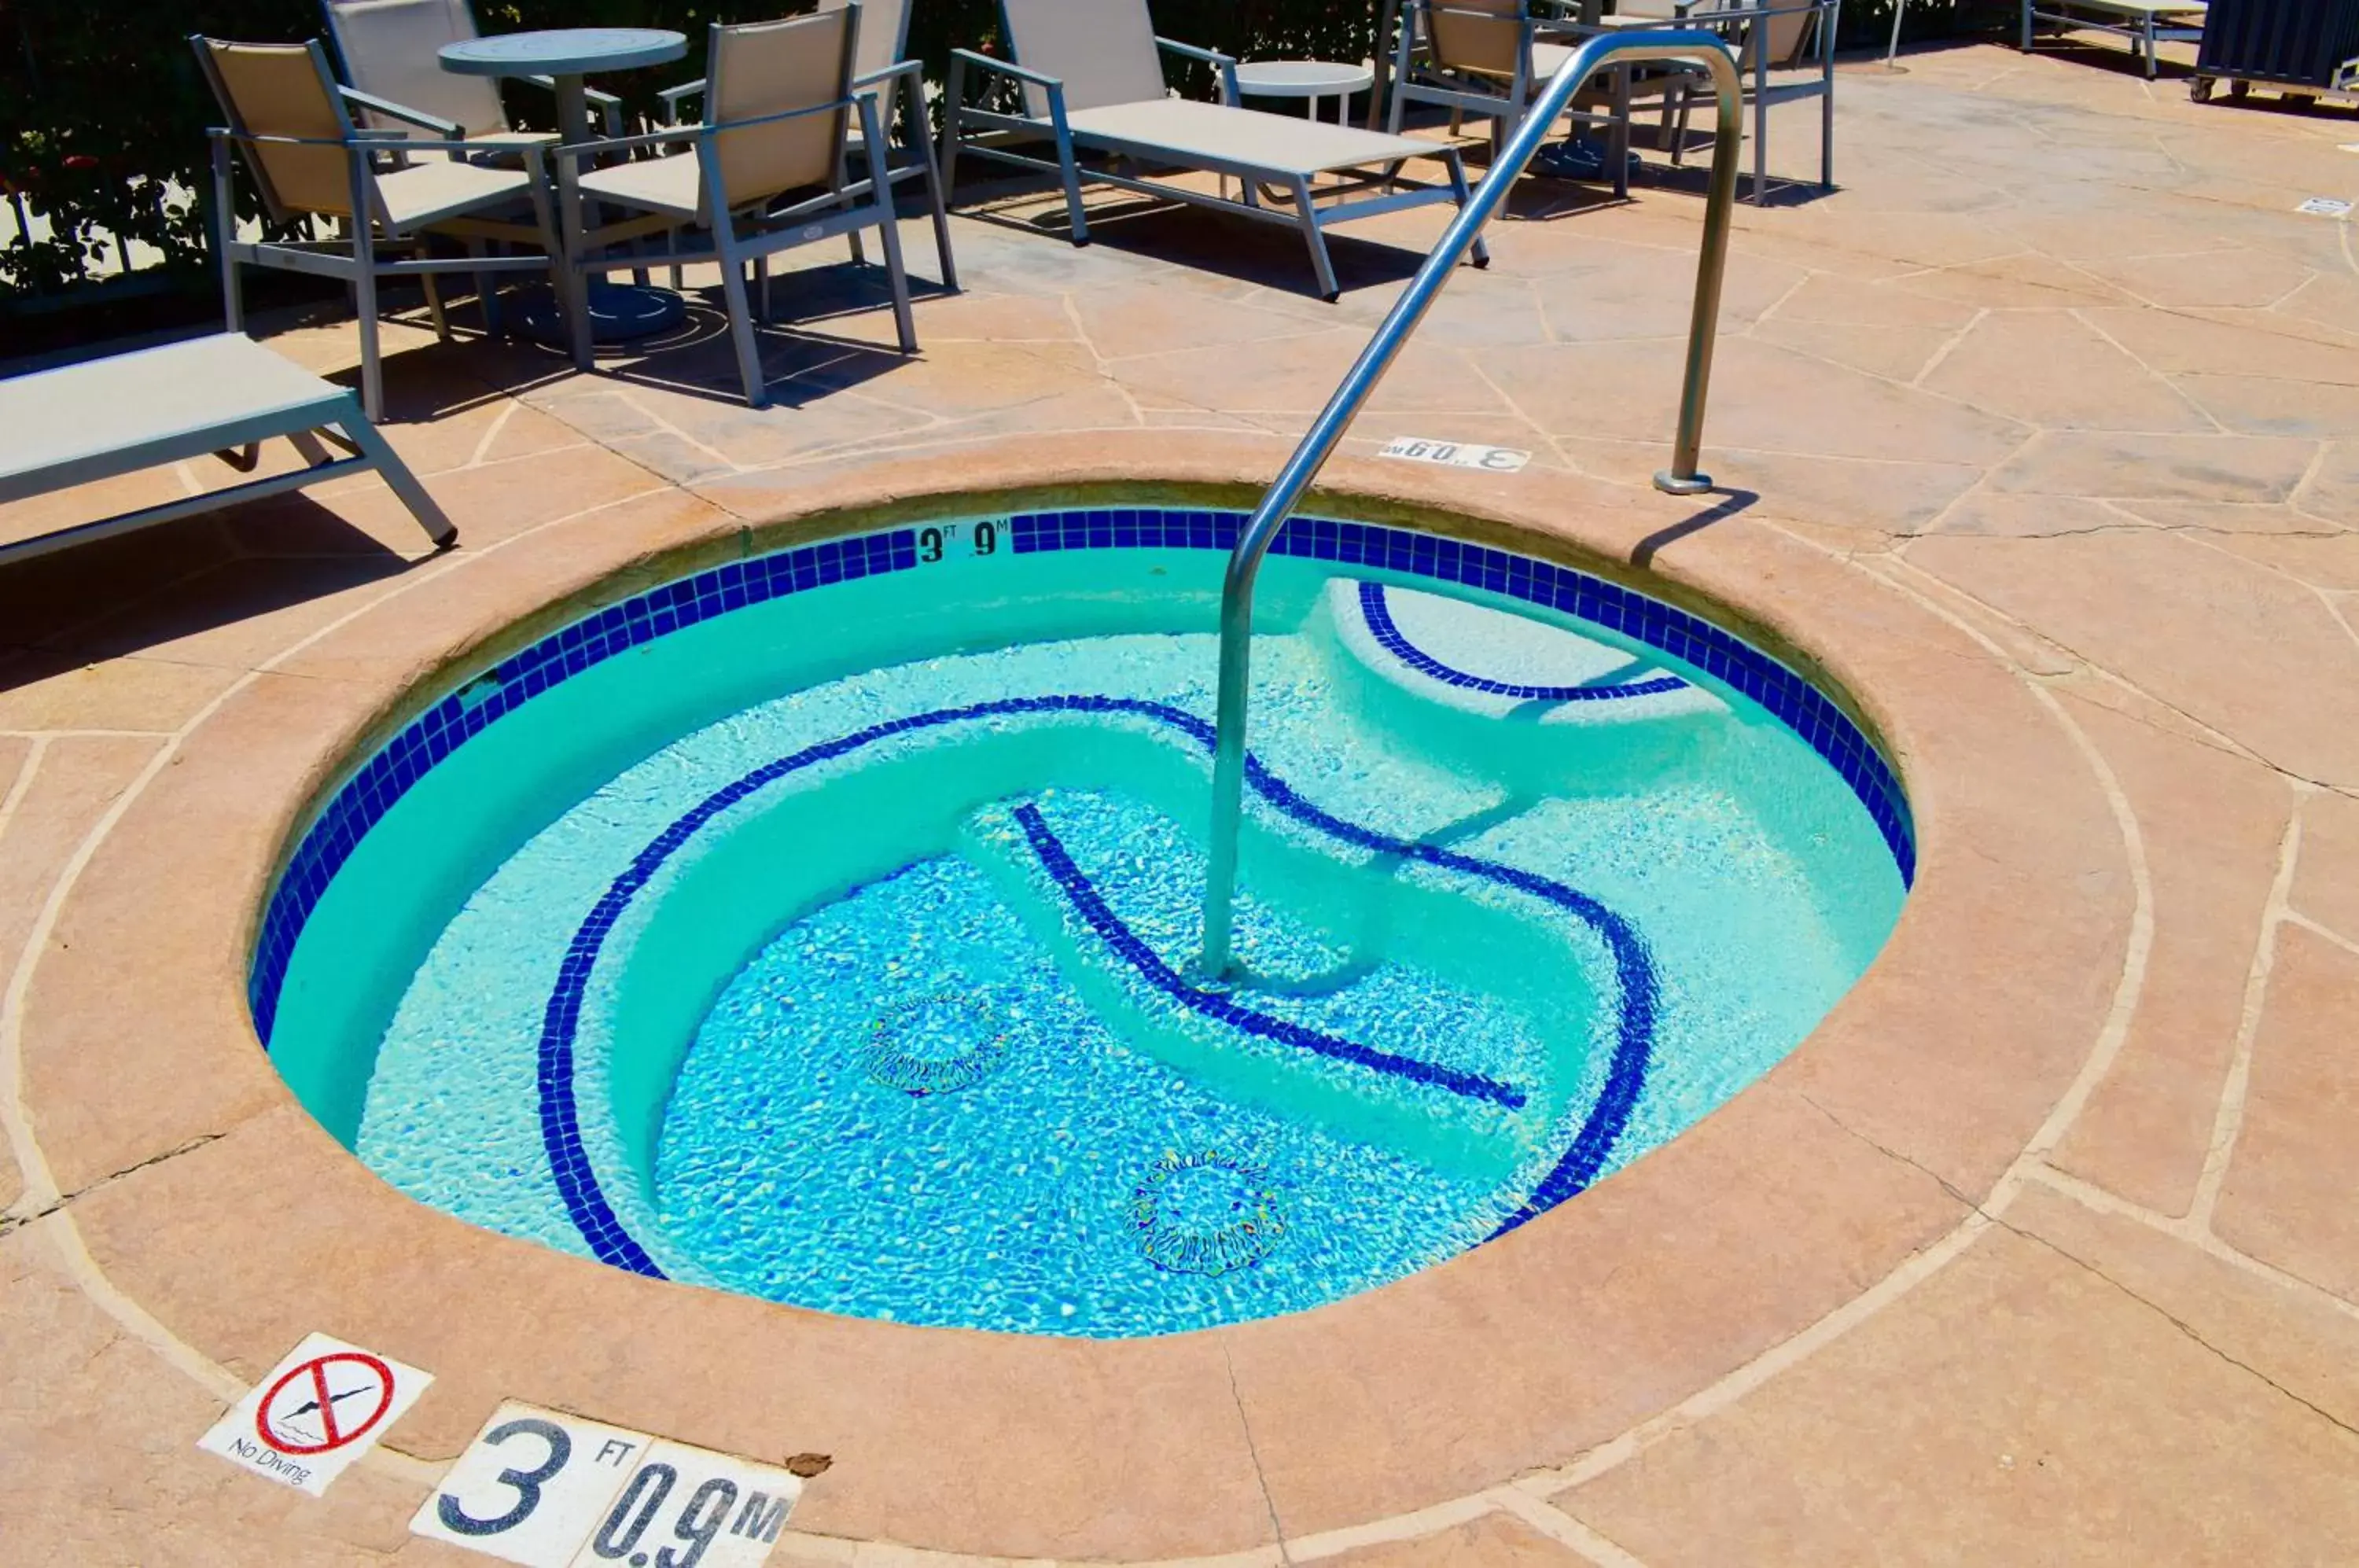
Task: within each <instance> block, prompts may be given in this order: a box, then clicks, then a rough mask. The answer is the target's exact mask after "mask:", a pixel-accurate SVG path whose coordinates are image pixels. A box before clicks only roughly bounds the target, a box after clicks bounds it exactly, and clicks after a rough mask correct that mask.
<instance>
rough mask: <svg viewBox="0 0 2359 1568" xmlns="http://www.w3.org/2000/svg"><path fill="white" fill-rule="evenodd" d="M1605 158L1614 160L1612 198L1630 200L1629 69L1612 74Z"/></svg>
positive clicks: (1618, 69)
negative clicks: (1610, 132)
mask: <svg viewBox="0 0 2359 1568" xmlns="http://www.w3.org/2000/svg"><path fill="white" fill-rule="evenodd" d="M1605 147H1606V156H1607V157H1608V158H1612V159H1613V160H1614V200H1616V201H1628V200H1629V199H1630V68H1629V67H1628V66H1626V65H1625V66H1618V67H1616V68H1615V70H1614V134H1613V135H1611V136H1607V137H1606V138H1605Z"/></svg>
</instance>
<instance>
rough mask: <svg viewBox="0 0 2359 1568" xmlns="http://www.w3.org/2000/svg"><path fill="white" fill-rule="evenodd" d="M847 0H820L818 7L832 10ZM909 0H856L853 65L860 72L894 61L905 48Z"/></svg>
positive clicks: (879, 68)
mask: <svg viewBox="0 0 2359 1568" xmlns="http://www.w3.org/2000/svg"><path fill="white" fill-rule="evenodd" d="M848 3H849V0H821V5H820V9H821V10H822V11H832V10H835V9H837V8H838V7H840V6H843V5H846V4H848ZM913 8H914V7H913V6H912V5H911V0H860V52H859V54H858V55H856V56H854V57H853V71H855V72H856V73H857V74H859V75H862V76H868V75H873V74H874V73H875V72H876V71H883V70H884V69H885V68H886V67H887V66H893V65H898V64H900V63H901V61H902V60H903V59H904V58H905V57H906V56H907V53H908V48H909V12H910V11H911V10H912V9H913Z"/></svg>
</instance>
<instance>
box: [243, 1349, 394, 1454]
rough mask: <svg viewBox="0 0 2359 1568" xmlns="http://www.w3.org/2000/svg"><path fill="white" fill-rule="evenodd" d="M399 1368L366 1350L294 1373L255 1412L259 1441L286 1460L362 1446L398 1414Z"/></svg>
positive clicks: (320, 1359)
mask: <svg viewBox="0 0 2359 1568" xmlns="http://www.w3.org/2000/svg"><path fill="white" fill-rule="evenodd" d="M393 1388H394V1383H393V1368H392V1367H388V1366H386V1364H385V1362H384V1361H383V1360H381V1359H380V1358H378V1357H376V1356H371V1355H370V1354H368V1352H366V1351H364V1350H338V1351H332V1352H330V1353H329V1354H328V1355H326V1356H313V1357H312V1358H311V1359H310V1360H309V1361H304V1362H300V1363H299V1364H297V1365H296V1366H294V1367H290V1368H288V1371H287V1372H286V1374H285V1375H284V1376H282V1377H280V1378H279V1379H278V1380H277V1382H275V1383H273V1384H271V1385H270V1387H269V1388H268V1390H267V1391H266V1392H265V1393H264V1394H263V1396H262V1403H261V1404H259V1405H257V1406H256V1407H255V1411H254V1431H255V1436H257V1437H259V1438H261V1439H262V1441H263V1442H265V1443H268V1444H269V1445H270V1446H271V1447H273V1448H275V1449H277V1451H278V1452H279V1453H281V1454H329V1453H332V1452H333V1451H335V1450H336V1449H339V1448H342V1447H344V1446H345V1445H347V1444H349V1443H358V1442H359V1441H360V1440H361V1439H363V1438H364V1437H366V1436H367V1435H368V1434H369V1433H370V1432H375V1430H376V1428H377V1424H378V1423H379V1422H381V1421H384V1420H385V1418H386V1411H388V1410H392V1409H393Z"/></svg>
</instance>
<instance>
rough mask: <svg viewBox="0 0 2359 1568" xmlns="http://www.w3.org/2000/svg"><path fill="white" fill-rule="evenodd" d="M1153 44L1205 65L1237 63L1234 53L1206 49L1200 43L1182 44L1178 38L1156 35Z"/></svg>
mask: <svg viewBox="0 0 2359 1568" xmlns="http://www.w3.org/2000/svg"><path fill="white" fill-rule="evenodd" d="M1155 45H1156V47H1157V48H1158V49H1169V50H1170V51H1171V52H1172V53H1173V54H1184V55H1186V56H1187V57H1188V58H1189V59H1190V60H1202V61H1203V62H1204V63H1205V64H1206V65H1234V64H1236V63H1237V60H1236V56H1234V55H1228V54H1223V53H1222V52H1221V51H1220V50H1219V49H1206V48H1204V47H1203V46H1202V45H1201V44H1183V43H1181V42H1180V40H1179V39H1178V38H1161V37H1158V38H1156V40H1155Z"/></svg>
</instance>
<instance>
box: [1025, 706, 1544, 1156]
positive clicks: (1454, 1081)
mask: <svg viewBox="0 0 2359 1568" xmlns="http://www.w3.org/2000/svg"><path fill="white" fill-rule="evenodd" d="M1174 711H1175V712H1176V711H1177V710H1174ZM1016 824H1017V825H1018V826H1020V827H1021V828H1023V830H1024V836H1025V838H1026V839H1027V840H1028V841H1029V842H1030V844H1031V845H1032V853H1033V854H1034V855H1037V856H1038V857H1039V861H1040V866H1041V868H1042V869H1043V870H1045V871H1047V872H1048V873H1049V877H1052V878H1053V879H1054V880H1055V881H1056V884H1057V886H1058V887H1059V888H1060V890H1061V891H1062V892H1063V893H1064V895H1065V898H1066V899H1067V901H1068V902H1070V903H1071V905H1072V906H1073V909H1074V910H1075V911H1076V912H1078V913H1079V914H1080V915H1081V917H1082V919H1083V920H1087V921H1088V922H1089V925H1090V929H1091V930H1092V931H1095V932H1097V933H1098V936H1099V937H1100V939H1102V940H1103V942H1105V944H1106V945H1107V946H1108V947H1110V948H1112V949H1114V953H1115V954H1116V955H1117V956H1119V957H1120V958H1121V959H1122V960H1123V962H1124V963H1125V964H1129V965H1130V966H1131V967H1132V968H1133V969H1136V971H1138V973H1139V974H1140V975H1142V976H1144V977H1145V978H1146V980H1147V983H1148V984H1149V985H1153V986H1154V987H1155V988H1156V989H1157V990H1158V991H1160V992H1162V993H1163V994H1164V995H1165V996H1169V997H1170V998H1171V999H1172V1000H1173V1001H1176V1002H1178V1003H1179V1004H1180V1006H1181V1007H1186V1008H1188V1009H1189V1010H1190V1011H1191V1012H1195V1013H1199V1014H1201V1015H1202V1016H1203V1017H1205V1018H1211V1019H1212V1021H1213V1022H1214V1023H1222V1024H1226V1025H1228V1026H1229V1027H1230V1028H1231V1029H1237V1030H1240V1031H1241V1032H1243V1033H1245V1034H1250V1035H1256V1036H1258V1037H1259V1038H1261V1039H1263V1040H1276V1041H1277V1042H1278V1043H1279V1044H1281V1045H1292V1046H1299V1047H1300V1048H1301V1049H1302V1050H1304V1051H1310V1052H1312V1053H1313V1054H1314V1055H1319V1056H1324V1057H1328V1058H1330V1059H1331V1060H1333V1061H1336V1062H1351V1063H1352V1064H1353V1066H1355V1067H1365V1068H1368V1069H1370V1070H1371V1071H1373V1072H1376V1073H1386V1074H1388V1075H1390V1076H1392V1077H1395V1078H1405V1079H1407V1080H1408V1081H1409V1082H1410V1083H1430V1084H1431V1085H1432V1086H1433V1087H1435V1088H1437V1089H1441V1090H1444V1091H1446V1092H1448V1093H1450V1094H1459V1095H1463V1096H1464V1097H1465V1098H1467V1099H1470V1100H1488V1101H1490V1102H1491V1103H1492V1104H1493V1105H1505V1106H1506V1108H1507V1109H1509V1110H1511V1111H1512V1110H1519V1109H1521V1108H1522V1106H1523V1105H1524V1100H1525V1095H1524V1092H1523V1091H1522V1090H1521V1089H1518V1088H1517V1087H1516V1086H1515V1085H1514V1084H1513V1083H1501V1082H1500V1081H1499V1080H1498V1079H1496V1078H1487V1077H1484V1075H1483V1074H1482V1073H1465V1072H1461V1071H1460V1070H1459V1069H1457V1068H1455V1067H1445V1066H1443V1065H1442V1064H1440V1062H1422V1061H1419V1059H1417V1058H1416V1057H1413V1056H1401V1055H1397V1054H1396V1053H1395V1052H1393V1051H1379V1050H1377V1049H1376V1048H1375V1047H1374V1046H1368V1045H1362V1044H1360V1043H1359V1042H1358V1041H1357V1040H1343V1039H1341V1038H1339V1037H1337V1036H1335V1035H1332V1034H1321V1033H1320V1032H1319V1031H1318V1030H1317V1029H1305V1028H1304V1027H1303V1026H1302V1025H1300V1024H1298V1023H1292V1022H1289V1021H1288V1020H1287V1019H1285V1018H1272V1017H1270V1015H1268V1014H1267V1013H1263V1012H1256V1010H1255V1009H1253V1008H1251V1007H1242V1006H1240V1005H1239V1004H1237V1003H1236V1002H1234V1001H1232V1000H1230V999H1229V998H1228V997H1226V996H1222V995H1221V994H1220V993H1219V992H1217V991H1207V990H1204V989H1203V988H1202V987H1201V986H1197V985H1190V984H1189V983H1188V980H1187V977H1186V976H1185V975H1181V974H1180V972H1179V971H1178V970H1176V969H1174V968H1172V967H1171V965H1170V964H1167V963H1165V962H1164V960H1163V956H1162V954H1160V953H1157V952H1156V951H1155V950H1154V949H1153V948H1151V947H1149V946H1147V943H1146V942H1142V941H1140V940H1139V937H1138V933H1137V932H1136V931H1132V930H1131V929H1130V927H1129V926H1127V925H1125V923H1124V922H1123V919H1122V917H1121V916H1120V915H1117V914H1115V913H1114V907H1113V906H1112V905H1111V904H1108V903H1107V902H1106V901H1105V895H1104V894H1103V893H1101V892H1099V891H1098V889H1097V886H1096V884H1094V883H1093V882H1092V881H1091V880H1090V878H1089V876H1088V874H1087V873H1085V872H1084V871H1082V868H1081V867H1080V866H1076V865H1075V864H1074V863H1073V857H1072V855H1071V852H1069V851H1068V850H1067V849H1066V848H1065V844H1064V841H1063V840H1062V839H1060V838H1059V837H1058V836H1057V834H1056V833H1055V832H1054V830H1052V829H1051V828H1050V827H1049V822H1048V819H1046V818H1045V817H1043V816H1041V815H1040V810H1039V808H1038V807H1037V806H1034V805H1031V804H1029V803H1027V804H1025V805H1022V806H1018V807H1016Z"/></svg>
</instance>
